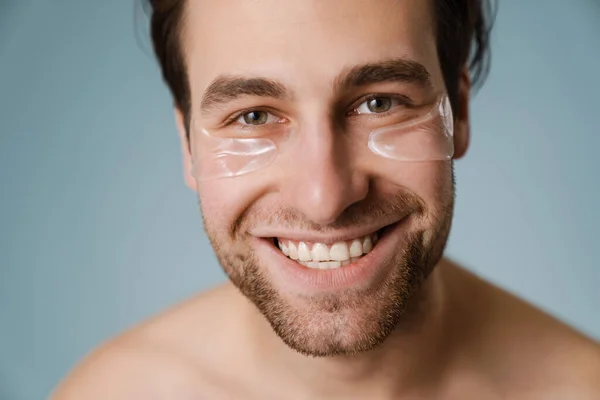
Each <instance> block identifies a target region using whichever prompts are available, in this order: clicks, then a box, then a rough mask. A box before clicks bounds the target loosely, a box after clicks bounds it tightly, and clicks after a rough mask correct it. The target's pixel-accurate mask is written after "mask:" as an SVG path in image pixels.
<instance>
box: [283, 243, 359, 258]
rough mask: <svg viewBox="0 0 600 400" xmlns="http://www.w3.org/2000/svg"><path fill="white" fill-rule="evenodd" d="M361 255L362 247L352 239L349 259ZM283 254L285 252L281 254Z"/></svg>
mask: <svg viewBox="0 0 600 400" xmlns="http://www.w3.org/2000/svg"><path fill="white" fill-rule="evenodd" d="M362 253H363V246H362V243H361V242H360V240H358V239H354V240H353V241H352V244H351V245H350V257H360V256H362ZM283 254H285V252H284V253H283Z"/></svg>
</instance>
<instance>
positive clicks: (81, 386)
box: [52, 287, 231, 400]
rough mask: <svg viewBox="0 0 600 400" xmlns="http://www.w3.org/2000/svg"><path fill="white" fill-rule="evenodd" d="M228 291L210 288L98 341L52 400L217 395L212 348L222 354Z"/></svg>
mask: <svg viewBox="0 0 600 400" xmlns="http://www.w3.org/2000/svg"><path fill="white" fill-rule="evenodd" d="M230 294H231V293H230V292H229V291H228V289H226V288H225V287H219V288H217V289H214V290H212V291H209V292H206V293H204V294H202V295H200V296H198V297H197V298H194V299H192V300H190V301H188V302H186V303H184V304H181V305H179V306H177V307H175V308H173V309H172V310H169V311H167V312H165V313H163V314H161V315H159V316H157V317H155V318H153V319H151V320H149V321H147V322H145V323H143V324H141V325H139V326H137V327H135V328H133V329H131V330H130V331H128V332H126V333H124V334H122V335H121V336H119V337H117V338H115V339H113V340H111V341H109V342H108V343H106V344H104V345H102V346H100V347H99V348H97V349H96V350H94V351H93V352H91V353H90V354H89V355H88V356H87V357H85V359H84V360H83V361H82V362H81V363H80V365H78V366H77V367H76V368H75V369H74V370H73V371H72V372H71V374H70V375H69V376H68V377H67V378H66V379H65V380H64V381H63V382H62V383H61V384H60V385H59V387H58V388H57V390H56V391H55V393H54V395H53V397H52V400H71V399H77V400H80V399H86V400H96V399H98V400H105V399H114V400H120V399H123V400H125V399H127V400H137V399H143V400H151V399H155V398H156V399H163V398H177V399H181V400H186V399H188V398H190V399H195V398H198V396H202V398H204V397H205V396H209V395H211V394H213V393H214V390H215V389H216V388H217V387H218V385H217V384H216V379H217V377H216V376H213V373H212V372H211V369H210V367H209V366H210V358H211V354H210V351H211V349H212V351H214V352H215V354H217V353H219V350H218V348H219V347H220V343H218V338H219V337H220V336H222V335H220V334H219V333H220V332H221V331H222V330H223V329H226V326H227V321H226V319H225V318H224V316H226V315H227V313H223V312H222V311H224V309H225V308H226V307H227V301H228V297H229V296H230ZM219 310H220V311H221V312H218V311H219ZM205 360H206V362H204V361H205Z"/></svg>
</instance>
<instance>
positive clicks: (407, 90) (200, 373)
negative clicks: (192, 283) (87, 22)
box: [55, 0, 600, 400]
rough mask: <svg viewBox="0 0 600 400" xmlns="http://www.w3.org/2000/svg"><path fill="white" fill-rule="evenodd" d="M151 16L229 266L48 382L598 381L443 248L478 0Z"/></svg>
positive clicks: (95, 392) (219, 248) (170, 8)
mask: <svg viewBox="0 0 600 400" xmlns="http://www.w3.org/2000/svg"><path fill="white" fill-rule="evenodd" d="M151 12H152V38H153V42H154V46H155V50H156V53H157V56H158V59H159V61H160V63H161V66H162V70H163V75H164V78H165V80H166V82H167V83H168V85H169V87H170V89H171V91H172V93H173V96H174V99H175V106H176V107H175V112H176V120H177V126H178V128H179V132H180V136H181V144H182V146H181V148H182V152H183V158H184V168H185V176H186V181H187V184H188V185H189V187H190V188H192V189H193V190H194V191H196V192H197V193H198V196H199V199H200V204H201V211H202V215H203V218H204V223H205V228H206V232H207V234H208V236H209V238H210V240H211V243H212V245H213V247H214V249H215V252H216V254H217V256H218V259H219V261H220V263H221V265H222V266H223V268H224V270H225V271H226V273H227V274H228V276H229V278H230V280H229V282H228V283H227V284H225V285H223V286H221V287H218V288H216V289H214V290H212V291H210V292H208V293H204V294H201V295H199V296H198V297H197V298H195V299H191V300H190V301H189V302H186V303H185V304H183V305H181V306H179V307H177V308H175V309H173V310H170V311H168V312H166V313H164V314H163V315H161V316H159V317H157V318H155V319H153V320H151V321H149V322H147V323H145V324H143V325H142V326H140V327H137V328H135V329H133V330H131V331H130V332H128V333H126V334H124V335H123V336H121V337H120V338H117V339H116V340H114V341H112V342H110V343H108V344H107V345H105V346H103V347H102V348H101V349H99V350H97V351H95V352H94V353H93V354H91V355H90V356H89V357H88V358H87V360H86V361H85V362H84V363H83V364H82V365H81V366H80V367H79V368H78V369H77V370H76V371H75V372H74V373H73V374H72V375H71V376H70V377H69V378H68V379H67V380H66V381H65V383H64V384H63V385H62V386H61V387H60V388H59V389H58V390H57V392H56V394H55V398H56V399H58V400H69V399H78V400H79V399H90V400H92V399H102V400H104V399H111V400H118V399H127V400H135V399H143V400H147V399H178V400H185V399H409V398H410V399H496V398H509V399H598V398H600V350H599V347H598V345H597V344H596V343H595V342H593V341H592V340H591V339H588V338H586V337H584V336H583V335H581V334H579V333H577V332H575V331H573V330H572V329H570V328H569V327H567V326H565V325H563V324H562V323H560V322H559V321H556V320H555V319H553V318H551V317H549V316H547V315H545V314H543V313H542V312H540V311H538V310H536V309H534V308H532V307H531V306H529V305H527V304H525V303H524V302H523V301H520V300H518V299H516V298H514V297H512V296H511V295H509V294H507V293H506V292H503V291H502V290H500V289H498V288H496V287H494V286H492V285H490V284H489V283H486V282H484V281H483V280H481V279H479V278H477V277H475V276H473V275H472V274H470V273H468V272H467V271H465V270H464V269H462V268H460V267H459V266H457V265H455V264H453V263H452V262H451V261H449V260H446V259H444V258H443V257H442V255H443V251H444V247H445V244H446V240H447V237H448V234H449V231H450V226H451V219H452V210H453V201H454V176H453V168H452V167H453V160H454V159H458V158H460V157H462V156H463V155H464V154H465V152H466V150H467V147H468V142H469V134H470V132H469V98H470V92H471V86H472V82H473V81H474V80H475V78H477V77H483V75H484V74H483V72H485V66H484V64H483V62H484V61H485V59H486V52H487V35H488V27H489V21H487V20H486V15H487V14H486V13H485V7H484V5H483V4H482V3H481V1H478V0H453V1H450V0H428V1H423V0H368V1H367V0H336V1H319V0H304V1H281V0H254V1H244V0H219V1H218V2H217V1H209V0H193V1H192V0H188V1H184V0H155V1H153V2H152V4H151ZM472 43H474V47H473V48H474V53H473V55H472V57H469V50H470V49H471V44H472ZM469 67H471V68H469ZM470 71H471V72H473V71H475V74H474V75H472V74H471V73H470ZM477 72H480V74H477Z"/></svg>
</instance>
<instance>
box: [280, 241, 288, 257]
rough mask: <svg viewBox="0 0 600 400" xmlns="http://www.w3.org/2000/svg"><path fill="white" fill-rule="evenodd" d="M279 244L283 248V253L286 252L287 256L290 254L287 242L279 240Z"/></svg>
mask: <svg viewBox="0 0 600 400" xmlns="http://www.w3.org/2000/svg"><path fill="white" fill-rule="evenodd" d="M277 242H278V244H279V248H280V249H281V251H282V252H283V254H285V255H286V256H289V255H290V249H289V248H288V247H287V246H286V245H285V243H282V242H280V241H277Z"/></svg>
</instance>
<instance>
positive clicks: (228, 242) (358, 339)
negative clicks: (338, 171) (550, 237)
mask: <svg viewBox="0 0 600 400" xmlns="http://www.w3.org/2000/svg"><path fill="white" fill-rule="evenodd" d="M453 176H454V173H453V171H452V177H453ZM440 200H442V201H441V206H440V207H439V208H436V209H429V210H428V209H427V207H426V206H425V204H424V202H423V201H422V200H421V199H420V198H419V197H418V196H416V195H414V194H412V193H408V192H406V191H400V192H398V193H397V194H396V195H395V196H393V198H391V199H390V198H389V197H386V198H385V199H371V200H367V199H365V200H364V201H363V202H361V203H356V204H353V205H352V206H350V207H348V208H347V209H346V210H345V211H344V212H343V214H342V215H340V217H339V218H338V219H337V220H336V222H335V223H333V224H331V225H328V226H327V227H324V226H320V225H319V226H317V225H315V224H312V223H311V222H307V221H306V219H305V218H303V217H302V215H301V214H299V213H298V212H296V211H294V210H290V209H285V210H279V211H277V212H273V211H272V210H260V209H259V208H258V207H251V208H249V209H248V210H246V212H245V213H244V214H243V215H242V216H241V217H240V218H238V220H237V221H236V222H235V223H234V224H233V225H232V226H231V228H230V229H229V230H224V229H223V227H221V228H220V229H219V227H216V226H212V225H211V223H210V220H208V219H206V218H204V226H205V229H206V233H207V235H208V238H209V240H210V241H211V243H212V245H213V248H214V250H215V254H216V256H217V259H218V261H219V263H220V264H221V266H222V267H223V269H224V271H225V273H226V274H227V275H228V277H229V279H230V280H231V282H232V283H233V284H234V285H235V286H236V287H237V288H238V289H239V291H240V292H241V293H242V294H243V295H244V296H245V297H246V298H247V299H249V300H250V301H251V302H252V303H253V304H254V305H255V306H256V308H257V309H258V310H259V311H260V313H261V314H262V315H263V316H264V317H265V318H266V320H267V321H268V323H269V324H270V325H271V327H272V329H273V331H274V332H275V334H276V335H277V336H278V337H279V338H280V339H281V340H282V341H283V342H284V343H285V344H286V345H287V346H288V347H290V348H291V349H293V350H295V351H297V352H299V353H301V354H304V355H307V356H312V357H329V356H338V355H353V354H357V353H360V352H365V351H369V350H372V349H374V348H375V347H377V346H379V345H381V344H382V343H383V342H384V341H385V340H386V339H387V338H388V337H389V336H390V335H391V334H392V332H394V331H395V330H397V329H402V328H403V327H406V328H407V327H408V325H409V324H410V321H412V320H413V318H412V316H411V315H409V314H410V313H409V312H408V310H409V309H410V310H412V309H413V308H412V307H410V306H409V303H410V302H411V300H412V299H413V298H414V297H415V295H416V294H418V292H419V289H420V288H421V287H422V284H423V282H424V281H425V280H426V279H427V278H428V276H429V275H430V274H431V272H432V271H433V269H434V267H435V265H436V264H437V263H438V262H439V261H440V259H441V257H442V255H443V252H444V249H445V246H446V242H447V239H448V235H449V232H450V226H451V222H452V214H453V208H454V179H453V178H452V185H451V189H450V192H449V193H448V191H447V190H446V191H444V193H443V194H442V193H441V194H440ZM407 214H410V215H411V217H412V220H413V221H417V222H420V223H421V224H419V225H420V227H419V228H415V229H414V230H413V231H412V232H409V233H408V234H406V237H405V238H404V239H403V241H402V243H401V245H400V246H399V248H398V249H397V250H396V251H395V252H392V253H391V254H389V255H388V256H387V257H386V258H385V259H384V260H383V263H384V264H385V265H383V266H382V268H384V269H386V270H388V271H390V272H389V273H388V274H387V276H386V277H385V278H384V279H383V280H382V281H381V282H379V283H378V284H377V285H373V287H368V288H363V289H346V290H343V291H339V292H336V293H335V294H332V293H327V294H321V295H311V296H303V295H295V296H292V295H289V294H288V295H286V294H285V293H283V292H281V291H279V290H278V289H277V287H275V285H274V284H273V282H272V281H271V280H270V279H269V276H268V273H267V268H266V266H265V265H264V262H263V261H261V259H260V258H259V257H258V255H257V254H256V253H255V251H254V250H253V248H252V247H251V246H250V245H249V244H248V240H245V239H244V232H246V228H248V227H251V226H253V224H254V223H257V222H258V221H269V225H270V226H289V227H295V228H302V229H303V230H305V231H306V230H313V231H320V232H325V231H328V230H337V229H343V228H347V227H349V226H351V225H360V224H363V223H365V222H366V221H373V219H375V220H377V219H378V218H379V219H382V218H384V217H387V218H390V217H393V216H402V215H407ZM399 218H400V217H399ZM399 218H398V219H399ZM409 221H410V220H409ZM405 222H406V221H405ZM342 268H344V267H342Z"/></svg>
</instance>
